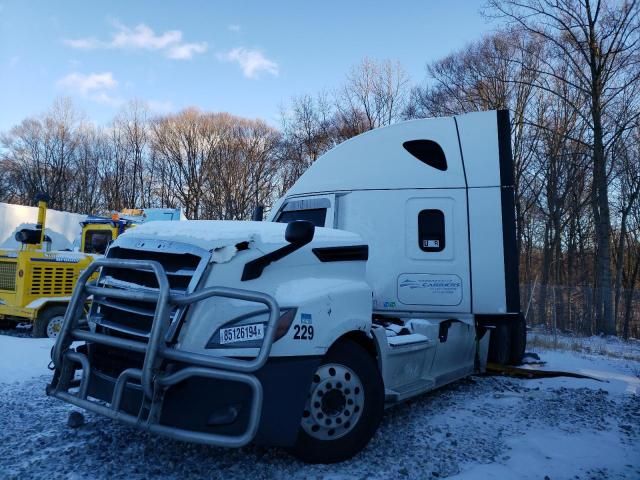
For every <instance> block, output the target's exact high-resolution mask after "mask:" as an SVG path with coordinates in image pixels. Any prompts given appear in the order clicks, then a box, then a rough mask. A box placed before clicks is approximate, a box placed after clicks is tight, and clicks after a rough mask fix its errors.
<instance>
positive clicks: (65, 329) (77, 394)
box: [47, 258, 280, 447]
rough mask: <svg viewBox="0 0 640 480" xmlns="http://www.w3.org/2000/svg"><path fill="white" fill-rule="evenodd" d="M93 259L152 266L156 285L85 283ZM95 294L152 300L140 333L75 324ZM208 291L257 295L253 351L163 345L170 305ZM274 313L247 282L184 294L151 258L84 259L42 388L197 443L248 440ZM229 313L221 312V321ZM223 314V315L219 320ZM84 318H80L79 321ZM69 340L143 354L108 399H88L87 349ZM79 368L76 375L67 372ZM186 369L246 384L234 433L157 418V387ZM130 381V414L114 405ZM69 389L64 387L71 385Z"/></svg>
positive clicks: (268, 299)
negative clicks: (246, 406) (259, 312)
mask: <svg viewBox="0 0 640 480" xmlns="http://www.w3.org/2000/svg"><path fill="white" fill-rule="evenodd" d="M101 267H107V268H118V269H137V270H146V271H149V272H152V273H153V274H154V275H155V277H156V280H157V283H158V288H157V291H135V290H121V289H115V288H105V287H100V286H98V285H95V284H90V283H88V281H89V279H90V277H91V276H92V275H93V274H94V272H95V271H96V270H97V269H98V268H101ZM91 295H92V296H93V298H101V299H109V298H114V299H134V300H137V301H142V302H147V303H151V304H153V303H155V310H154V316H153V322H152V326H151V331H150V333H149V337H148V341H147V342H144V341H137V340H131V339H127V338H120V337H115V336H111V335H106V334H104V333H99V332H95V331H90V330H87V329H86V328H84V329H83V328H81V327H82V325H81V320H82V317H83V314H84V312H83V307H84V305H85V302H86V301H87V299H88V297H89V296H91ZM211 297H224V298H231V299H237V300H245V301H248V302H255V303H261V304H263V305H265V306H266V307H267V309H268V311H269V320H268V322H267V324H266V329H265V335H264V339H263V343H262V345H261V347H260V349H259V352H258V354H257V355H256V356H255V357H253V358H250V359H246V360H245V359H238V358H225V357H213V356H207V355H203V354H199V353H195V352H188V351H184V350H180V349H179V348H176V347H174V346H168V345H167V342H166V341H165V339H166V334H167V331H168V329H169V326H170V311H171V308H172V307H173V306H184V307H186V306H188V305H191V304H193V303H196V302H200V301H202V300H206V299H208V298H211ZM279 318H280V308H279V306H278V304H277V303H276V301H275V299H274V298H273V297H272V296H270V295H267V294H264V293H260V292H254V291H249V290H240V289H233V288H224V287H210V288H206V289H203V290H200V291H198V292H194V293H189V294H185V295H176V294H172V293H171V291H170V288H169V281H168V278H167V274H166V272H165V271H164V268H163V267H162V265H161V264H160V263H159V262H156V261H151V260H121V259H109V258H104V259H99V260H96V261H94V262H93V263H91V264H90V265H89V267H88V268H87V269H86V270H85V271H84V272H83V273H82V274H81V275H80V277H79V279H78V282H77V284H76V287H75V289H74V292H73V296H72V297H71V301H70V303H69V307H68V308H67V311H66V314H65V318H64V323H63V325H62V329H61V331H60V333H59V334H58V338H57V340H56V343H55V345H54V347H53V349H52V352H51V359H52V361H53V365H54V367H55V370H54V375H53V380H52V381H51V383H50V384H49V385H48V386H47V395H50V396H52V397H55V398H58V399H60V400H63V401H66V402H68V403H71V404H73V405H76V406H78V407H81V408H84V409H86V410H89V411H92V412H95V413H99V414H102V415H105V416H107V417H110V418H112V419H115V420H119V421H122V422H124V423H127V424H129V425H133V426H137V427H139V428H142V429H144V430H148V431H150V432H153V433H158V434H161V435H164V436H167V437H170V438H173V439H176V440H184V441H189V442H196V443H203V444H207V445H216V446H224V447H241V446H244V445H246V444H248V443H249V442H251V441H252V440H253V438H254V437H255V435H256V433H257V431H258V426H259V423H260V415H261V413H262V399H263V391H262V384H261V383H260V381H259V380H258V379H257V378H256V376H255V375H252V373H253V372H255V371H257V370H259V369H260V368H262V367H263V366H264V364H265V363H266V361H267V359H268V357H269V354H270V352H271V347H272V345H273V341H274V337H275V333H276V323H277V321H278V319H279ZM232 320H233V319H229V322H230V321H232ZM226 323H228V322H225V323H223V324H222V325H225V324H226ZM85 325H86V324H85ZM75 341H85V342H88V343H96V344H102V345H106V346H110V347H116V348H119V349H123V350H127V351H131V352H136V353H141V354H143V355H144V361H143V364H142V368H128V369H125V370H124V371H122V372H121V373H120V374H119V376H118V377H117V379H116V381H115V385H114V388H113V394H112V398H111V402H110V403H109V404H107V405H105V404H104V403H102V402H98V401H95V400H91V399H90V397H88V392H89V382H90V381H91V364H90V361H89V358H88V356H87V355H86V354H85V353H83V352H81V351H78V350H75V349H72V348H71V346H72V343H73V342H75ZM164 361H170V362H179V363H181V364H185V365H187V366H186V367H184V368H182V369H180V370H177V371H172V372H167V371H163V369H162V364H163V362H164ZM77 370H80V371H81V375H80V380H79V382H78V381H77V380H75V374H76V371H77ZM190 377H201V378H210V379H218V380H226V381H232V382H239V383H243V384H246V385H247V386H248V387H249V388H250V390H251V395H252V399H251V407H250V412H249V417H248V423H247V427H246V430H245V431H244V432H243V433H242V434H239V435H222V434H217V433H208V432H201V431H195V430H187V429H183V428H177V427H173V426H168V425H163V424H161V423H160V422H159V419H160V413H161V411H162V403H163V398H164V393H165V392H166V391H167V389H169V388H170V387H171V386H173V385H176V384H179V383H180V382H183V381H184V380H186V379H188V378H190ZM130 382H136V383H137V384H139V386H140V387H141V390H142V402H141V405H140V410H139V413H138V415H137V416H136V415H132V414H129V413H127V412H125V411H123V410H122V409H121V403H122V398H123V394H124V391H125V389H126V387H127V384H128V383H130ZM76 387H78V388H77V391H73V392H72V391H71V390H75V388H76Z"/></svg>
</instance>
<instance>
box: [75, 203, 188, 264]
mask: <svg viewBox="0 0 640 480" xmlns="http://www.w3.org/2000/svg"><path fill="white" fill-rule="evenodd" d="M181 218H182V212H181V210H180V209H179V208H177V209H176V208H125V209H123V210H122V211H121V212H120V213H113V214H112V215H111V218H108V217H100V216H93V215H90V216H89V217H87V219H86V220H85V221H84V222H81V224H80V225H82V236H81V239H80V251H81V252H84V253H91V254H97V255H104V254H105V252H106V250H107V247H108V246H109V244H110V243H111V242H112V241H114V240H115V239H116V238H118V237H119V236H120V235H121V234H123V233H124V232H125V231H127V230H129V229H130V228H132V227H135V226H136V225H139V224H141V223H145V222H150V221H156V220H169V221H178V220H181Z"/></svg>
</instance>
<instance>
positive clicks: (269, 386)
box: [48, 352, 321, 447]
mask: <svg viewBox="0 0 640 480" xmlns="http://www.w3.org/2000/svg"><path fill="white" fill-rule="evenodd" d="M70 353H71V352H70ZM74 353H75V355H71V356H72V358H71V360H73V359H74V358H76V360H77V361H74V363H76V364H79V365H81V366H82V380H81V382H80V385H79V386H78V387H77V388H78V389H77V391H76V392H73V393H71V392H68V391H67V392H64V391H60V390H56V389H49V391H48V394H49V395H51V396H53V397H55V398H58V399H60V400H63V401H66V402H68V403H71V404H73V405H75V406H77V407H80V408H84V409H86V410H88V411H91V412H94V413H97V414H100V415H104V416H107V417H109V418H112V419H114V420H118V421H120V422H123V423H125V424H128V425H131V426H135V427H137V428H141V429H143V430H147V431H149V432H151V433H155V434H160V435H163V436H166V437H169V438H173V439H176V440H183V441H188V442H195V443H202V444H207V445H216V446H223V447H241V446H244V445H246V444H248V443H250V442H254V443H258V444H264V445H273V446H292V445H293V444H294V443H295V441H296V438H297V435H298V430H299V426H300V420H301V418H302V412H303V409H304V404H305V400H306V396H307V393H308V391H309V387H310V384H311V380H312V377H313V373H314V372H315V371H316V369H317V367H318V365H319V364H320V360H321V358H320V357H284V358H272V359H269V360H268V361H267V363H266V364H265V365H264V366H263V367H262V368H261V369H259V370H257V371H256V372H254V373H253V374H252V375H247V374H241V373H236V372H225V371H214V370H212V369H207V368H202V367H192V366H191V367H190V366H185V365H181V366H176V367H177V369H176V371H175V373H173V374H171V375H169V376H167V377H165V380H163V382H162V385H163V389H162V394H161V395H158V397H157V398H156V399H155V400H154V402H151V403H148V402H147V405H145V397H144V392H143V391H142V388H141V386H140V384H139V383H138V382H136V381H135V380H136V375H135V373H133V374H132V373H131V372H123V374H124V376H125V377H126V380H124V381H123V380H120V382H118V379H117V378H114V377H111V376H109V375H107V374H104V373H103V372H100V371H98V370H96V369H92V368H91V366H90V365H89V362H88V359H87V361H86V362H84V361H83V360H79V359H78V357H76V355H82V356H84V357H85V358H87V357H86V356H85V355H84V354H83V353H78V352H74ZM83 363H84V364H85V365H82V364H83ZM87 366H88V372H89V375H88V377H86V376H85V375H86V374H85V368H87ZM131 370H132V369H131ZM85 378H86V380H85ZM120 378H122V377H120ZM85 382H86V383H85ZM145 409H147V410H149V415H148V416H146V418H145V415H142V416H141V412H143V411H144V410H145Z"/></svg>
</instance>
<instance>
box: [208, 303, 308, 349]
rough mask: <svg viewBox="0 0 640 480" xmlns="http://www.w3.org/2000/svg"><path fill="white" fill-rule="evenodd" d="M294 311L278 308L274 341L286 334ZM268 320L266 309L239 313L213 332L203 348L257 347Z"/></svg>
mask: <svg viewBox="0 0 640 480" xmlns="http://www.w3.org/2000/svg"><path fill="white" fill-rule="evenodd" d="M296 312H297V309H296V308H284V309H282V310H280V318H279V319H278V321H277V322H276V334H275V336H274V338H273V341H274V342H276V341H278V340H279V339H281V338H282V337H284V336H285V335H286V334H287V332H288V331H289V328H290V327H291V324H292V323H293V320H294V319H295V318H296ZM268 321H269V311H268V310H260V311H257V312H252V313H250V314H245V315H241V316H240V317H238V318H236V319H234V320H232V321H230V322H227V323H225V324H224V325H223V326H222V327H220V328H218V329H217V330H216V331H215V332H213V335H212V336H211V338H210V339H209V341H208V342H207V345H206V347H205V348H259V347H260V346H261V345H262V342H263V339H264V335H265V334H266V327H267V323H268Z"/></svg>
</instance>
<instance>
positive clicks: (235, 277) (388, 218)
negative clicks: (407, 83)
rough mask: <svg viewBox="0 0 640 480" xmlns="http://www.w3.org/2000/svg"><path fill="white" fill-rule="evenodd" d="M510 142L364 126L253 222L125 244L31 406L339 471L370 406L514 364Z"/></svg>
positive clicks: (357, 446)
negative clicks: (490, 364) (259, 450)
mask: <svg viewBox="0 0 640 480" xmlns="http://www.w3.org/2000/svg"><path fill="white" fill-rule="evenodd" d="M509 132H510V130H509V120H508V114H507V113H506V112H480V113H474V114H468V115H463V116H459V117H452V118H438V119H427V120H415V121H410V122H404V123H401V124H397V125H393V126H390V127H385V128H381V129H378V130H374V131H371V132H368V133H366V134H363V135H360V136H358V137H355V138H353V139H351V140H349V141H347V142H345V143H343V144H341V145H339V146H338V147H336V148H335V149H333V150H331V151H330V152H328V153H326V154H325V155H323V156H322V157H321V158H320V159H318V160H317V161H316V163H314V165H312V166H311V167H310V168H309V170H308V171H307V172H305V174H303V176H302V177H301V178H300V179H299V180H298V181H297V182H296V184H295V185H294V186H293V187H292V188H291V189H290V190H289V191H288V192H287V194H286V195H285V196H284V197H283V199H282V200H280V201H279V202H278V203H277V204H276V205H275V207H274V208H273V210H272V214H271V217H270V220H271V221H269V222H220V221H192V222H179V223H178V222H176V223H175V224H171V223H169V222H152V223H150V224H144V225H141V226H139V227H136V228H135V229H132V230H131V231H128V232H126V233H124V234H123V235H121V236H120V237H118V239H117V240H115V242H114V243H113V244H112V245H111V246H110V248H109V250H108V252H107V258H105V259H101V260H97V261H96V262H94V264H92V265H91V267H90V268H89V269H88V270H87V271H86V272H84V273H83V275H82V277H81V279H80V281H79V282H78V287H77V288H76V289H75V291H74V295H73V298H72V301H71V304H70V307H69V309H68V311H67V314H66V316H65V321H64V325H63V328H62V331H61V333H60V335H59V338H58V340H57V342H56V345H55V348H54V351H53V353H52V359H53V362H54V365H55V367H56V369H55V372H54V377H53V380H52V382H51V384H50V385H49V386H48V389H47V392H48V394H49V395H52V396H54V397H57V398H59V399H62V400H64V401H67V402H69V403H72V404H74V405H77V406H80V407H83V408H86V409H87V410H91V411H94V412H98V413H100V414H103V415H106V416H109V417H111V418H114V419H118V420H120V421H123V422H125V423H129V424H131V425H136V426H138V427H141V428H145V429H147V430H149V431H151V432H155V433H159V434H163V435H167V436H169V437H172V438H176V439H181V440H187V441H193V442H200V443H206V444H212V445H222V446H228V447H238V446H242V445H245V444H247V443H249V442H256V443H264V444H269V445H279V446H283V447H287V448H290V449H291V450H292V452H293V453H294V454H295V455H297V456H298V457H299V458H301V459H303V460H305V461H308V462H323V463H328V462H336V461H341V460H344V459H347V458H350V457H351V456H353V455H354V454H356V453H357V452H358V451H360V450H361V449H362V448H364V447H365V446H366V444H367V443H368V441H369V440H370V438H371V437H372V436H373V435H374V433H375V431H376V429H377V426H378V424H379V422H380V419H381V418H382V415H383V410H384V408H385V406H390V405H394V404H396V403H398V402H401V401H403V400H405V399H408V398H411V397H413V396H415V395H418V394H420V393H422V392H425V391H428V390H431V389H434V388H437V387H439V386H441V385H444V384H446V383H449V382H451V381H454V380H456V379H459V378H462V377H464V376H466V375H468V374H470V373H472V372H473V371H474V369H477V368H482V367H483V365H484V364H485V363H486V360H487V356H488V351H489V350H491V355H492V358H493V359H494V360H497V361H501V362H503V363H506V362H508V361H510V360H511V361H517V360H519V356H521V355H522V352H523V350H524V340H523V339H524V323H523V321H522V317H521V316H520V314H519V301H518V289H517V287H518V284H517V282H518V276H517V255H516V253H515V229H514V212H513V172H512V168H513V166H512V161H511V153H510V149H509ZM510 172H511V173H510ZM98 268H101V274H100V278H99V281H98V283H97V285H91V284H87V279H88V278H89V276H90V275H91V274H92V272H93V271H96V270H97V269H98ZM90 295H92V296H93V304H92V307H91V310H90V312H89V314H88V324H89V326H90V329H83V328H81V324H80V320H81V317H82V311H81V310H82V309H81V308H79V306H80V305H82V304H83V303H84V301H85V299H86V298H87V297H88V296H90ZM488 332H490V334H488ZM489 337H491V341H490V340H489ZM78 340H79V341H84V342H85V343H84V344H83V345H81V346H80V347H76V348H75V349H72V348H71V344H72V342H74V341H78ZM489 343H491V345H489ZM78 371H79V372H80V378H81V380H80V382H79V383H78V382H75V383H74V380H73V379H74V376H75V375H76V373H77V372H78ZM96 400H97V401H96Z"/></svg>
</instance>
